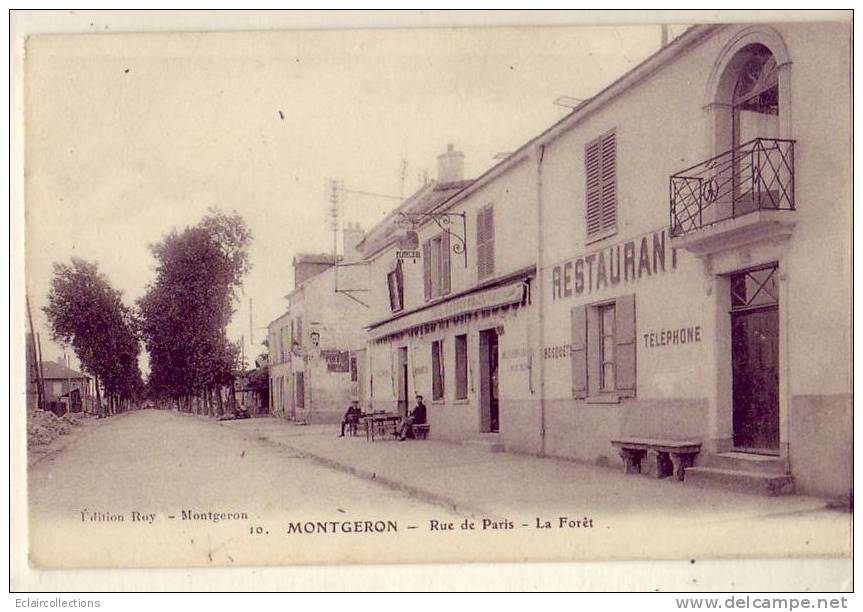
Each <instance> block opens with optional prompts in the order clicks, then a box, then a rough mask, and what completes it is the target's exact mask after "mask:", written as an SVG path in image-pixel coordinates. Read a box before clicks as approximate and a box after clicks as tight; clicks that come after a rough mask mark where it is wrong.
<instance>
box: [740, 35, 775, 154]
mask: <svg viewBox="0 0 863 612" xmlns="http://www.w3.org/2000/svg"><path fill="white" fill-rule="evenodd" d="M740 54H743V55H748V56H749V57H748V59H747V60H746V61H745V63H744V64H743V66H742V67H741V69H740V73H739V75H738V77H737V82H736V83H735V84H734V94H733V97H732V104H733V105H734V115H733V120H734V121H733V125H732V130H733V131H734V137H733V140H734V146H735V147H736V146H739V145H741V144H743V143H745V142H748V141H750V140H752V139H753V138H758V137H760V138H778V137H779V73H778V71H777V70H776V60H775V59H774V57H773V54H772V53H770V50H769V49H768V48H767V47H765V46H764V45H749V46H748V47H746V48H745V49H743V50H742V51H740Z"/></svg>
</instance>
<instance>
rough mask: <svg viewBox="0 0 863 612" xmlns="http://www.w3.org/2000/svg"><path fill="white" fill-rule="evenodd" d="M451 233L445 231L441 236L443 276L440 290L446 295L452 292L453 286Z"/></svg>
mask: <svg viewBox="0 0 863 612" xmlns="http://www.w3.org/2000/svg"><path fill="white" fill-rule="evenodd" d="M449 248H450V246H449V234H448V233H447V232H444V233H443V235H442V236H441V238H440V260H441V278H440V292H441V295H446V294H447V293H449V292H450V288H451V286H452V276H451V273H450V250H449Z"/></svg>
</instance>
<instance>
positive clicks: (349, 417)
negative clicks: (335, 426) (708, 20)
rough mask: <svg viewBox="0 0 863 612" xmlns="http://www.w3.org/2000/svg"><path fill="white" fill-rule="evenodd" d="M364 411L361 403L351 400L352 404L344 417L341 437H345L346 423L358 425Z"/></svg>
mask: <svg viewBox="0 0 863 612" xmlns="http://www.w3.org/2000/svg"><path fill="white" fill-rule="evenodd" d="M362 414H363V411H362V410H360V404H359V402H358V401H357V400H353V401H351V405H350V406H348V411H347V412H345V416H344V418H343V419H342V433H340V434H339V437H340V438H344V437H345V425H350V426H352V427H353V426H356V424H357V423H359V422H360V416H362Z"/></svg>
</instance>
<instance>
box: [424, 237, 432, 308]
mask: <svg viewBox="0 0 863 612" xmlns="http://www.w3.org/2000/svg"><path fill="white" fill-rule="evenodd" d="M431 275H432V261H431V241H430V240H426V241H425V242H423V286H424V288H425V298H426V301H428V300H430V299H431V297H432V292H431V287H432V279H431Z"/></svg>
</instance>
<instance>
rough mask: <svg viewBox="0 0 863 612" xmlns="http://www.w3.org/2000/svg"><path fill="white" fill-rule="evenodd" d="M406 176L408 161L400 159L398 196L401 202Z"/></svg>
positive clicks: (403, 197)
mask: <svg viewBox="0 0 863 612" xmlns="http://www.w3.org/2000/svg"><path fill="white" fill-rule="evenodd" d="M407 174H408V160H406V159H402V162H401V164H400V165H399V181H400V189H399V196H400V197H401V199H402V200H404V199H405V177H406V176H407Z"/></svg>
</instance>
